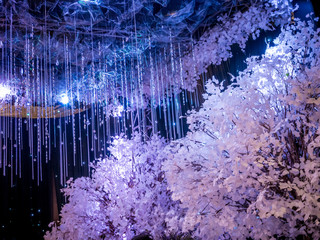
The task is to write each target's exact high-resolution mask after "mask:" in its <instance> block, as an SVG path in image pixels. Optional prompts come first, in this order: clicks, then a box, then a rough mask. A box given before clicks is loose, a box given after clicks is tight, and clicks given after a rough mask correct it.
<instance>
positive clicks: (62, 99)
mask: <svg viewBox="0 0 320 240" xmlns="http://www.w3.org/2000/svg"><path fill="white" fill-rule="evenodd" d="M60 102H61V103H62V104H68V103H69V98H68V95H67V94H65V93H63V94H61V95H60Z"/></svg>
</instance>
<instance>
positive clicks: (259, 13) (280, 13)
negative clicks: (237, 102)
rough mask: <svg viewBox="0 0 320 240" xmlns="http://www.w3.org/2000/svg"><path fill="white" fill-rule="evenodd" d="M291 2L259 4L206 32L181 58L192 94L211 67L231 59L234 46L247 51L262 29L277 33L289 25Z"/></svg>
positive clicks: (223, 19)
mask: <svg viewBox="0 0 320 240" xmlns="http://www.w3.org/2000/svg"><path fill="white" fill-rule="evenodd" d="M290 2H291V1H289V0H277V1H271V2H270V1H264V0H263V1H257V2H256V3H255V4H253V5H252V6H251V7H250V8H249V9H248V10H247V11H245V12H240V11H239V12H237V13H235V14H234V15H233V16H231V17H229V16H227V15H225V16H222V17H220V18H219V19H218V22H219V24H217V25H216V26H214V27H213V28H212V29H211V30H209V31H207V32H206V33H205V34H204V35H203V36H202V37H201V38H200V40H199V41H198V42H197V43H196V44H195V45H194V47H193V50H192V49H191V50H190V53H189V54H187V55H185V56H184V57H183V59H182V65H183V78H184V79H185V80H184V81H185V85H184V86H185V87H186V88H187V89H188V90H190V91H192V90H193V89H194V88H195V87H196V85H197V80H198V79H199V78H200V75H201V74H202V73H204V72H206V71H207V68H208V66H210V65H211V64H213V65H219V64H221V62H222V61H226V60H227V59H229V58H231V57H232V52H231V46H232V45H235V44H238V45H239V46H240V48H241V49H244V48H245V46H246V42H247V41H248V39H249V37H250V36H251V37H252V38H253V39H256V38H257V37H259V35H260V31H261V30H274V29H275V27H277V26H281V25H283V24H284V23H288V21H289V20H288V19H289V17H290V10H291V8H290Z"/></svg>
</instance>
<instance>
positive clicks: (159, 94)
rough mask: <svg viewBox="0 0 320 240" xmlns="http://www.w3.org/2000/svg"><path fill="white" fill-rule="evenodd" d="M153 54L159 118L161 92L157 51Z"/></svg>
mask: <svg viewBox="0 0 320 240" xmlns="http://www.w3.org/2000/svg"><path fill="white" fill-rule="evenodd" d="M154 56H155V60H154V61H155V71H156V73H155V74H156V82H157V97H158V99H157V100H158V106H157V107H158V108H159V117H160V119H161V92H160V79H159V69H158V64H159V63H158V61H157V56H158V55H157V51H156V50H155V51H154Z"/></svg>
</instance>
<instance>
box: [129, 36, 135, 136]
mask: <svg viewBox="0 0 320 240" xmlns="http://www.w3.org/2000/svg"><path fill="white" fill-rule="evenodd" d="M132 41H133V40H131V44H132ZM133 69H134V58H133V56H131V57H130V77H129V78H130V118H131V133H133V131H134V117H133V116H134V109H133V107H134V106H135V105H136V104H135V102H134V99H135V94H134V70H133Z"/></svg>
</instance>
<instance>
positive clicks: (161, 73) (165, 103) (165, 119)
mask: <svg viewBox="0 0 320 240" xmlns="http://www.w3.org/2000/svg"><path fill="white" fill-rule="evenodd" d="M161 56H162V53H161V52H160V61H159V62H160V63H162V57H161ZM164 65H166V63H164V64H162V66H161V69H160V79H161V90H162V91H161V92H162V106H163V115H164V125H165V129H166V135H167V139H169V128H168V119H167V102H166V97H165V83H163V81H164V75H163V71H164V69H163V68H164V67H163V66H164ZM160 111H161V108H160Z"/></svg>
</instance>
